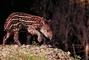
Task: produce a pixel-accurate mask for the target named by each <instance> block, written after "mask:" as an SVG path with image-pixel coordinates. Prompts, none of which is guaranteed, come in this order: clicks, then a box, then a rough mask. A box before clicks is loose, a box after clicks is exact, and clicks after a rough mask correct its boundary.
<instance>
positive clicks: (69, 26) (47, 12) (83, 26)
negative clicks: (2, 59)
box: [0, 0, 89, 58]
mask: <svg viewBox="0 0 89 60" xmlns="http://www.w3.org/2000/svg"><path fill="white" fill-rule="evenodd" d="M85 3H88V4H85ZM13 12H25V13H28V14H33V15H38V16H42V17H45V18H46V19H48V20H49V19H50V20H51V22H50V26H51V29H52V32H53V39H52V41H51V42H50V44H51V45H52V46H53V47H57V48H60V49H63V50H64V51H70V52H71V53H72V55H74V50H73V49H75V52H76V54H77V55H80V56H81V57H82V58H84V49H85V46H86V44H88V42H89V32H88V30H89V27H88V26H89V21H88V20H89V1H88V0H84V1H83V0H0V32H1V35H0V43H2V40H3V36H4V35H5V33H6V32H5V31H4V28H3V27H4V22H5V20H6V18H7V17H8V16H9V15H10V14H11V13H13ZM21 35H22V37H23V38H21V39H20V40H22V41H24V40H26V39H25V37H24V36H25V33H22V34H21ZM8 40H9V41H8V43H9V42H10V41H11V40H12V41H13V36H12V37H10V38H9V39H8ZM86 41H87V42H86Z"/></svg>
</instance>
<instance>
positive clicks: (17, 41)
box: [14, 31, 21, 47]
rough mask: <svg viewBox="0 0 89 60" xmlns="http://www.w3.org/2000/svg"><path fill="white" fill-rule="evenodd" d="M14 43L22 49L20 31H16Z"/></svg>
mask: <svg viewBox="0 0 89 60" xmlns="http://www.w3.org/2000/svg"><path fill="white" fill-rule="evenodd" d="M14 41H15V42H16V43H17V44H18V46H19V47H21V43H20V41H19V34H18V31H14Z"/></svg>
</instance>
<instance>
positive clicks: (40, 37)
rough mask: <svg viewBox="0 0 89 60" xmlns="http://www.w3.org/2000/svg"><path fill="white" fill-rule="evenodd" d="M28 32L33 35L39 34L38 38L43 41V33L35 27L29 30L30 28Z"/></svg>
mask: <svg viewBox="0 0 89 60" xmlns="http://www.w3.org/2000/svg"><path fill="white" fill-rule="evenodd" d="M28 32H29V33H31V34H33V35H37V36H38V38H37V40H38V41H39V42H41V41H42V36H41V33H40V32H39V31H38V30H35V29H32V30H29V29H28Z"/></svg>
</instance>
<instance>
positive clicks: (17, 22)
mask: <svg viewBox="0 0 89 60" xmlns="http://www.w3.org/2000/svg"><path fill="white" fill-rule="evenodd" d="M21 29H26V30H27V31H28V33H29V34H32V35H37V36H38V38H37V40H38V41H39V42H41V40H42V38H41V33H42V34H43V35H44V36H45V37H46V38H49V39H50V40H51V39H52V36H53V34H52V31H51V28H50V26H49V20H46V19H45V18H43V17H40V16H35V15H31V14H27V13H23V12H14V13H12V14H10V15H9V17H8V18H7V19H6V21H5V24H4V31H6V35H5V36H4V37H3V43H2V46H4V45H5V43H6V40H7V39H8V38H9V37H10V35H12V34H14V41H15V42H16V43H17V44H18V46H19V47H20V46H21V43H20V41H19V31H20V30H21ZM40 32H41V33H40Z"/></svg>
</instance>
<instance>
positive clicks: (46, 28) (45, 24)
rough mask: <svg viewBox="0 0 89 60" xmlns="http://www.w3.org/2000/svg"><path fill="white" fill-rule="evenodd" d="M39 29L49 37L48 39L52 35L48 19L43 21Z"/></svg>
mask: <svg viewBox="0 0 89 60" xmlns="http://www.w3.org/2000/svg"><path fill="white" fill-rule="evenodd" d="M40 31H41V32H42V33H43V34H44V35H45V37H47V38H49V39H50V40H51V39H52V37H53V34H52V31H51V28H50V25H49V21H44V22H43V26H42V27H41V29H40Z"/></svg>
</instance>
